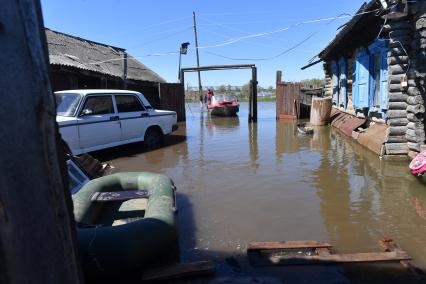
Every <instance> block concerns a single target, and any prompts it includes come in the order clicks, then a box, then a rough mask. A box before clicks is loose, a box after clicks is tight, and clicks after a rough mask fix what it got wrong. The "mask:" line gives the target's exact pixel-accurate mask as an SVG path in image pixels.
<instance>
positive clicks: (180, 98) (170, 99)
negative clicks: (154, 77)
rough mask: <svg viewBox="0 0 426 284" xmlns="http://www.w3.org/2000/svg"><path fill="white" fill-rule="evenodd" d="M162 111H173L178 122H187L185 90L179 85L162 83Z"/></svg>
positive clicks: (160, 92)
mask: <svg viewBox="0 0 426 284" xmlns="http://www.w3.org/2000/svg"><path fill="white" fill-rule="evenodd" d="M159 95H160V109H166V110H173V111H175V112H176V113H177V119H178V121H185V120H186V115H185V89H184V87H183V85H182V84H179V83H161V84H160V85H159Z"/></svg>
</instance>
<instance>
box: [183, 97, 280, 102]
mask: <svg viewBox="0 0 426 284" xmlns="http://www.w3.org/2000/svg"><path fill="white" fill-rule="evenodd" d="M185 101H186V102H187V103H198V102H199V100H185ZM238 101H239V102H248V101H249V99H248V98H247V99H246V98H238ZM257 101H258V102H275V101H276V99H275V97H257Z"/></svg>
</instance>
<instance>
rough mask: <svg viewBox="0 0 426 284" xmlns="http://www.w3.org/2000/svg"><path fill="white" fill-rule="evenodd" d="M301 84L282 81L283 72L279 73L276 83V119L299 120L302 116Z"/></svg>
mask: <svg viewBox="0 0 426 284" xmlns="http://www.w3.org/2000/svg"><path fill="white" fill-rule="evenodd" d="M300 89H301V85H300V83H287V82H282V81H281V72H280V71H278V72H277V82H276V118H277V119H297V118H298V117H299V115H300Z"/></svg>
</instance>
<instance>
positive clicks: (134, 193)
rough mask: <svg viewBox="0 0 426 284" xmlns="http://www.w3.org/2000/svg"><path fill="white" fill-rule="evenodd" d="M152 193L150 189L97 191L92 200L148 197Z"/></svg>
mask: <svg viewBox="0 0 426 284" xmlns="http://www.w3.org/2000/svg"><path fill="white" fill-rule="evenodd" d="M149 195H150V193H149V191H148V190H143V189H142V190H127V191H113V192H96V193H94V194H93V195H92V197H91V199H90V200H91V201H92V202H109V201H123V200H130V199H137V198H148V197H149Z"/></svg>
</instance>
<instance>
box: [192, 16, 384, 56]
mask: <svg viewBox="0 0 426 284" xmlns="http://www.w3.org/2000/svg"><path fill="white" fill-rule="evenodd" d="M379 10H380V9H375V10H373V11H368V12H361V13H357V14H354V15H350V14H340V15H338V16H335V17H328V18H322V19H314V20H307V21H303V22H299V23H296V24H293V25H290V26H288V27H284V28H280V29H277V30H273V31H269V32H262V33H255V34H249V35H245V36H241V37H238V38H235V39H230V40H228V41H225V42H221V43H217V44H213V45H208V46H199V47H198V48H199V49H205V48H214V47H222V46H226V45H230V44H234V43H237V42H240V41H242V40H246V39H250V38H256V37H262V36H267V35H271V34H276V33H280V32H284V31H287V30H289V29H292V28H295V27H298V26H300V25H305V24H313V23H318V22H323V21H334V20H337V19H343V18H349V17H351V18H352V17H354V16H359V15H364V14H370V13H375V12H377V11H379Z"/></svg>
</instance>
